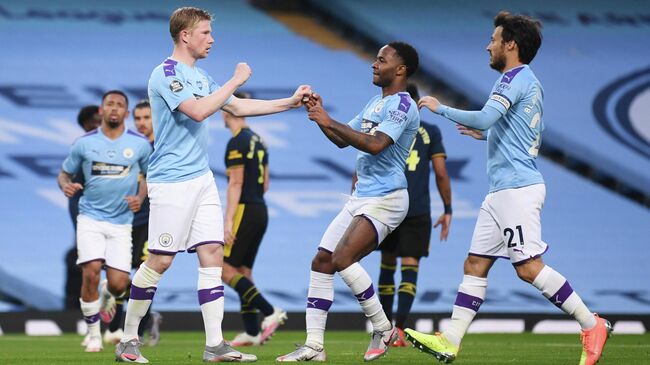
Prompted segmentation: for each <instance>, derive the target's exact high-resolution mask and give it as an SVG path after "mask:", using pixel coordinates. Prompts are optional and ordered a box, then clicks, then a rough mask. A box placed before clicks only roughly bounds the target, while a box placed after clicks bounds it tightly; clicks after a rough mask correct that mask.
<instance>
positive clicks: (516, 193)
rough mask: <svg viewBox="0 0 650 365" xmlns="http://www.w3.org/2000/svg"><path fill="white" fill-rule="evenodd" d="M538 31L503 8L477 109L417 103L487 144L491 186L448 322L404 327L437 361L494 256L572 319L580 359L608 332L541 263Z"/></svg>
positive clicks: (482, 288) (595, 355)
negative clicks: (490, 74) (436, 328)
mask: <svg viewBox="0 0 650 365" xmlns="http://www.w3.org/2000/svg"><path fill="white" fill-rule="evenodd" d="M540 28H541V23H540V22H539V21H537V20H535V19H532V18H529V17H526V16H521V15H512V14H510V13H508V12H505V11H502V12H500V13H499V14H497V16H496V17H495V18H494V32H493V33H492V37H491V39H490V43H489V44H488V46H487V51H488V53H489V54H490V67H492V68H493V69H494V70H496V71H498V72H499V73H500V75H499V78H498V79H497V81H496V83H495V84H494V87H493V89H492V93H491V94H490V98H489V100H488V101H487V102H486V103H485V106H484V107H483V109H481V110H480V111H464V110H458V109H454V108H450V107H448V106H445V105H442V104H440V102H439V101H438V100H437V99H436V98H434V97H431V96H426V97H424V98H422V99H421V100H420V102H419V105H420V106H421V107H422V106H424V107H427V108H429V109H430V110H431V111H432V112H434V113H437V114H440V115H442V116H444V117H446V118H448V119H450V120H452V121H454V122H456V123H458V124H459V130H460V132H461V133H462V134H464V135H468V136H471V137H474V138H476V139H479V140H487V144H488V159H487V165H488V179H489V181H490V190H489V192H488V194H487V196H486V197H485V200H483V204H482V205H481V210H480V211H479V215H478V219H477V221H476V227H475V228H474V235H473V237H472V244H471V247H470V249H469V254H468V256H467V259H466V260H465V266H464V272H465V275H464V276H463V282H462V283H461V284H460V287H459V288H458V295H457V297H456V302H455V304H454V309H453V313H452V316H451V324H450V326H449V328H447V329H446V330H445V331H444V332H443V333H442V334H436V335H425V334H422V333H419V332H417V331H414V330H412V329H406V330H405V331H404V332H405V334H406V338H407V340H409V341H411V342H413V344H414V345H415V346H416V347H418V348H420V349H421V350H423V351H426V352H429V353H431V354H432V355H434V356H435V357H436V358H437V359H438V360H439V361H442V362H451V361H453V360H454V359H455V358H456V355H457V354H458V351H459V349H460V343H461V340H462V339H463V336H464V335H465V332H467V328H468V327H469V325H470V323H471V322H472V320H473V319H474V316H475V315H476V312H477V311H478V310H479V308H480V306H481V304H482V303H483V300H485V293H486V289H487V276H488V272H489V271H490V268H491V267H492V265H493V264H494V262H495V261H496V259H497V258H500V257H502V258H506V259H509V260H510V262H511V263H512V265H513V267H514V269H515V271H516V272H517V275H518V276H519V278H520V279H522V280H524V281H526V282H528V283H530V284H532V285H533V286H534V287H535V288H537V289H538V290H539V291H540V292H542V294H543V295H544V296H545V297H546V298H548V300H550V301H551V303H553V304H554V305H555V306H557V307H558V308H560V309H561V310H562V311H564V312H565V313H567V314H569V315H570V316H572V317H573V318H575V319H576V321H578V323H579V324H580V326H581V327H582V345H583V351H582V357H581V359H580V364H588V365H592V364H594V363H596V361H598V359H599V358H600V355H601V353H602V350H603V347H604V346H605V342H606V341H607V337H608V336H609V333H610V331H611V325H610V324H609V322H608V321H606V320H605V319H603V318H600V317H598V315H595V314H593V313H591V312H590V311H589V309H588V308H587V306H586V305H585V304H584V303H583V302H582V299H580V296H578V293H576V292H575V291H574V290H573V288H572V287H571V285H570V284H569V282H568V281H567V280H566V279H565V278H564V276H562V275H561V274H560V273H558V272H557V271H555V270H553V269H552V268H551V267H550V266H547V265H545V264H544V261H543V260H542V255H543V254H544V252H546V250H547V249H548V247H547V245H546V243H545V242H544V241H542V226H541V220H540V213H541V211H542V206H543V205H544V198H545V196H546V188H545V185H544V179H543V178H542V174H541V173H540V172H539V171H538V170H537V166H536V164H535V159H536V158H537V152H538V150H539V146H540V143H541V133H542V131H543V130H544V124H543V120H542V114H543V110H544V108H543V103H544V90H543V89H542V85H541V84H540V82H539V80H538V79H537V77H536V76H535V74H534V73H533V71H532V70H531V69H530V67H529V66H528V64H529V63H530V62H531V61H532V60H533V58H535V55H536V54H537V50H538V49H539V47H540V45H541V44H542V34H541V29H540Z"/></svg>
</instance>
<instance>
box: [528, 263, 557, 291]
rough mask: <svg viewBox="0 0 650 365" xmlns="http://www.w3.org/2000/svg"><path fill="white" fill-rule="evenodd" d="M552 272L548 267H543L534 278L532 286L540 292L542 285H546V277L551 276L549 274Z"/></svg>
mask: <svg viewBox="0 0 650 365" xmlns="http://www.w3.org/2000/svg"><path fill="white" fill-rule="evenodd" d="M553 271H554V270H553V269H551V267H550V266H547V265H544V267H543V268H542V270H541V271H540V272H539V274H537V276H536V277H535V280H533V286H534V287H535V288H537V289H539V290H542V287H543V286H544V284H546V280H548V276H549V275H551V272H553Z"/></svg>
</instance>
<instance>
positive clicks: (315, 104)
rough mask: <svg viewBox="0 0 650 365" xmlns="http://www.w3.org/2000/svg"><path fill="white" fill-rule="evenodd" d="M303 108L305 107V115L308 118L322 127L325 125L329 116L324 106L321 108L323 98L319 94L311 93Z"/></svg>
mask: <svg viewBox="0 0 650 365" xmlns="http://www.w3.org/2000/svg"><path fill="white" fill-rule="evenodd" d="M305 108H307V116H308V117H309V119H310V120H313V121H314V122H316V123H318V125H320V126H322V127H327V125H328V122H329V120H330V118H329V114H327V112H326V111H325V108H323V99H322V98H321V96H320V95H319V94H317V93H312V94H311V95H310V96H309V100H308V101H307V103H305Z"/></svg>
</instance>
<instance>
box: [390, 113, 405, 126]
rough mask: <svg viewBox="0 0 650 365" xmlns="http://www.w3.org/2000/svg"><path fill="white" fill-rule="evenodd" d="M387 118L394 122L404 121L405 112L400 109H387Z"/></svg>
mask: <svg viewBox="0 0 650 365" xmlns="http://www.w3.org/2000/svg"><path fill="white" fill-rule="evenodd" d="M388 120H390V121H391V122H395V123H402V122H405V121H406V113H404V112H403V111H401V110H389V111H388Z"/></svg>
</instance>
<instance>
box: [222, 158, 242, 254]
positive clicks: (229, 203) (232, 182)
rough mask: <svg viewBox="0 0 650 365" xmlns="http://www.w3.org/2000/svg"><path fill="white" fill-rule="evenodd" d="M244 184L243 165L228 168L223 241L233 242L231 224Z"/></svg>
mask: <svg viewBox="0 0 650 365" xmlns="http://www.w3.org/2000/svg"><path fill="white" fill-rule="evenodd" d="M243 186H244V166H243V165H241V166H233V167H230V168H228V193H227V200H226V216H225V217H224V224H223V235H224V240H225V241H226V242H225V243H226V244H227V245H232V244H233V243H235V235H234V234H233V224H234V220H235V212H236V211H237V206H238V205H239V199H240V198H241V192H242V189H243Z"/></svg>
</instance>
